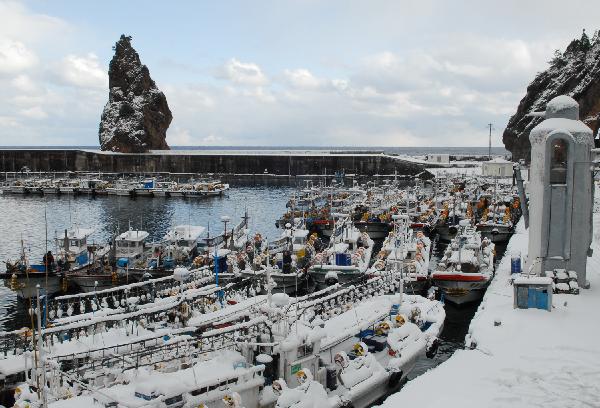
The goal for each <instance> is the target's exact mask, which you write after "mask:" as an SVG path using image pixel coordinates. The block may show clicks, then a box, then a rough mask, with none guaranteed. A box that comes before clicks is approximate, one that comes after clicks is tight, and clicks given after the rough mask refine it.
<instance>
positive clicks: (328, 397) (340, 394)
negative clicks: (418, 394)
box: [262, 287, 445, 408]
mask: <svg viewBox="0 0 600 408" xmlns="http://www.w3.org/2000/svg"><path fill="white" fill-rule="evenodd" d="M361 289H362V290H361V291H360V292H357V293H363V294H368V293H374V292H372V289H370V288H368V287H367V288H361ZM352 294H353V292H349V293H343V292H341V297H342V299H346V300H345V301H344V300H342V301H341V302H339V303H337V302H333V301H331V299H335V296H336V293H335V292H334V293H332V294H331V295H328V296H326V297H325V298H324V299H323V300H320V301H319V300H317V301H314V302H312V304H311V308H312V310H311V312H310V313H308V315H309V317H307V318H306V319H303V318H299V319H298V321H296V322H293V323H292V324H291V325H289V327H290V328H289V329H288V328H287V327H286V326H287V325H276V326H274V329H273V332H274V335H275V337H277V336H282V337H283V338H284V340H282V341H281V342H280V343H279V350H280V353H279V356H278V359H277V360H278V362H279V365H280V367H281V368H280V372H279V373H278V375H279V379H278V380H276V381H274V382H273V385H272V390H267V389H265V391H263V397H262V398H264V399H268V397H267V396H268V395H271V392H274V394H275V397H276V398H277V406H278V407H281V408H287V407H293V406H297V405H296V404H299V403H302V404H305V403H307V404H310V403H311V402H312V403H313V404H317V403H318V406H323V407H343V406H352V407H357V408H363V407H368V406H371V405H372V404H373V403H375V402H376V401H377V400H378V399H380V398H382V397H384V396H385V395H388V394H389V393H391V392H395V391H396V390H398V389H399V388H400V386H401V384H402V381H403V380H404V379H405V378H406V376H407V375H408V374H409V373H410V372H411V371H412V369H413V368H414V367H415V364H416V362H417V360H418V359H419V358H421V357H424V356H426V355H429V356H432V354H430V353H428V350H431V349H432V347H434V344H435V341H436V340H435V339H436V336H437V335H439V333H440V332H441V328H442V327H443V319H444V316H445V312H444V310H443V307H442V306H441V304H440V303H439V302H436V301H431V300H427V299H425V298H422V297H420V296H415V297H413V298H411V299H410V300H409V301H403V302H402V303H401V304H400V305H399V304H398V303H397V302H398V296H394V295H392V296H386V295H383V296H377V295H375V296H373V297H369V298H368V299H366V300H363V301H352V300H351V298H352ZM367 296H368V295H367ZM330 303H331V304H330ZM277 306H278V307H282V306H281V305H280V304H278V305H277ZM300 306H301V305H300ZM283 307H284V308H285V305H284V306H283ZM302 310H304V309H302ZM304 320H306V321H304ZM314 406H316V405H314Z"/></svg>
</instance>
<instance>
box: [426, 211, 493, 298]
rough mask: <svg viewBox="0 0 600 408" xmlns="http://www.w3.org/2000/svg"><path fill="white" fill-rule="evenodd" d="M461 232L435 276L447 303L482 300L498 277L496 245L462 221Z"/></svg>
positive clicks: (467, 221)
mask: <svg viewBox="0 0 600 408" xmlns="http://www.w3.org/2000/svg"><path fill="white" fill-rule="evenodd" d="M459 227H460V231H459V233H458V235H457V236H456V238H455V239H454V240H452V242H451V243H450V244H449V245H448V248H447V249H446V252H445V253H444V256H443V258H442V259H441V260H440V262H439V263H438V265H437V270H436V271H435V272H433V273H432V279H433V282H434V284H435V285H436V286H437V287H439V288H440V289H441V291H442V294H443V296H444V299H445V300H448V301H450V302H452V303H456V304H462V303H468V302H473V301H477V300H479V299H481V298H482V297H483V295H484V293H485V290H486V289H487V287H488V285H489V283H490V280H491V279H492V277H493V275H494V252H495V250H494V244H493V243H492V242H491V241H490V240H489V239H487V238H484V239H482V238H481V233H479V232H477V231H476V230H475V228H474V227H472V226H471V224H470V221H469V220H462V221H461V222H460V225H459Z"/></svg>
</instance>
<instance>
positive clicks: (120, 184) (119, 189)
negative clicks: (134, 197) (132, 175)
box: [106, 179, 133, 197]
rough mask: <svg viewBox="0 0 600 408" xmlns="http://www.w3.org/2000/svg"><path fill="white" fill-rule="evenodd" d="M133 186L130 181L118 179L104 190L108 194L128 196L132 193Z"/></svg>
mask: <svg viewBox="0 0 600 408" xmlns="http://www.w3.org/2000/svg"><path fill="white" fill-rule="evenodd" d="M132 191H133V187H132V185H131V183H130V182H129V181H127V180H125V179H119V180H117V181H116V182H115V184H114V185H113V186H110V187H108V188H107V189H106V192H107V193H108V194H109V195H117V196H127V197H129V196H130V195H131V194H132Z"/></svg>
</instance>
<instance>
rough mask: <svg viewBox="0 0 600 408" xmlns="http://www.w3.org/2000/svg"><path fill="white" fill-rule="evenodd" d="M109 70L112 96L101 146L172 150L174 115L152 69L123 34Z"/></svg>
mask: <svg viewBox="0 0 600 408" xmlns="http://www.w3.org/2000/svg"><path fill="white" fill-rule="evenodd" d="M114 50H115V55H114V57H113V59H112V60H111V61H110V67H109V70H108V79H109V88H110V89H109V94H108V102H107V103H106V106H104V111H103V112H102V117H101V120H100V129H99V137H100V147H101V149H102V150H110V151H114V152H123V153H141V152H146V151H148V150H165V149H169V145H168V144H167V141H166V136H167V129H168V128H169V125H170V124H171V120H172V119H173V115H172V114H171V110H170V109H169V105H168V104H167V98H166V97H165V95H164V94H163V93H162V92H161V91H160V90H159V89H158V88H157V87H156V84H155V83H154V81H153V80H152V78H150V72H149V71H148V67H146V66H145V65H142V63H141V61H140V56H139V55H138V53H137V52H136V51H135V50H134V49H133V47H132V46H131V37H126V36H125V35H121V38H120V39H119V41H117V43H116V44H115V46H114Z"/></svg>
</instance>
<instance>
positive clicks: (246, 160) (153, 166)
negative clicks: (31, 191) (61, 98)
mask: <svg viewBox="0 0 600 408" xmlns="http://www.w3.org/2000/svg"><path fill="white" fill-rule="evenodd" d="M426 167H434V166H433V165H429V164H426V163H424V162H420V161H418V160H411V159H409V158H406V157H400V156H393V155H388V154H384V153H380V152H372V153H363V152H343V153H338V152H328V151H284V150H281V151H278V150H272V151H250V150H249V151H243V150H239V151H232V150H229V151H220V152H215V151H201V150H189V151H186V150H170V151H154V152H150V153H138V154H123V153H112V152H101V151H95V150H79V149H60V150H59V149H2V150H0V171H2V172H19V171H22V170H23V169H25V168H26V169H28V170H29V171H32V172H65V171H87V172H104V173H191V174H216V175H256V174H271V175H276V176H303V175H324V174H330V175H333V174H335V173H344V174H356V175H362V176H372V175H394V174H398V175H408V176H415V175H418V174H420V173H423V171H424V170H425V168H426Z"/></svg>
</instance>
